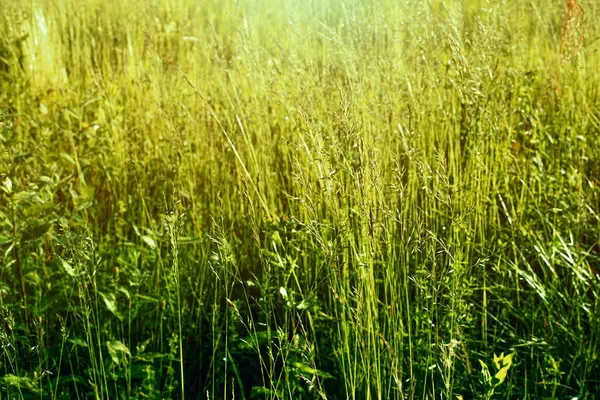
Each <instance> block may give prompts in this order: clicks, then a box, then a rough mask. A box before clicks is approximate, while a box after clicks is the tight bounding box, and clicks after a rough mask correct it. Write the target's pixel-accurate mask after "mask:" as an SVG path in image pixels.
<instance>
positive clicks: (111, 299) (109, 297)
mask: <svg viewBox="0 0 600 400" xmlns="http://www.w3.org/2000/svg"><path fill="white" fill-rule="evenodd" d="M99 293H100V297H102V300H103V301H104V304H105V305H106V308H107V309H108V311H110V312H111V313H113V314H114V315H115V316H116V317H117V318H119V319H122V318H123V317H122V315H121V314H119V311H118V310H117V298H116V296H115V294H114V293H107V294H104V293H102V292H99Z"/></svg>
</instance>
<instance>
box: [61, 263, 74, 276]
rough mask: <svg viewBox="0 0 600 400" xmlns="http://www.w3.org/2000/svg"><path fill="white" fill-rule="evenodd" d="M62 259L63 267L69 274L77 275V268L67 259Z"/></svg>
mask: <svg viewBox="0 0 600 400" xmlns="http://www.w3.org/2000/svg"><path fill="white" fill-rule="evenodd" d="M60 261H61V264H62V267H63V268H64V270H65V271H66V272H67V274H69V276H73V277H74V276H75V268H73V267H72V266H71V264H69V263H68V262H67V261H65V260H63V259H61V260H60Z"/></svg>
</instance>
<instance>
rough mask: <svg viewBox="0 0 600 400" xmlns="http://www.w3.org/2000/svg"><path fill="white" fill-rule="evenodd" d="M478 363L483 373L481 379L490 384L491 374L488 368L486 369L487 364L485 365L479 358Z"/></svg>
mask: <svg viewBox="0 0 600 400" xmlns="http://www.w3.org/2000/svg"><path fill="white" fill-rule="evenodd" d="M479 364H480V365H481V373H482V374H483V379H484V380H485V383H487V384H488V385H489V386H492V376H491V375H490V370H489V369H488V366H487V365H485V363H484V362H483V361H481V360H479Z"/></svg>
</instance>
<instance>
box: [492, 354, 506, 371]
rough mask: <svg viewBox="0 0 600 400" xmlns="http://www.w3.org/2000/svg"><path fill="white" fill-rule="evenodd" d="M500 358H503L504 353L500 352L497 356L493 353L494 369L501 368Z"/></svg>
mask: <svg viewBox="0 0 600 400" xmlns="http://www.w3.org/2000/svg"><path fill="white" fill-rule="evenodd" d="M502 359H504V353H501V354H500V355H499V356H497V355H495V354H494V365H495V366H496V369H500V368H502V366H501V365H500V361H502Z"/></svg>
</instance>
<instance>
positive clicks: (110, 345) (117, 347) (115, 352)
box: [106, 340, 131, 365]
mask: <svg viewBox="0 0 600 400" xmlns="http://www.w3.org/2000/svg"><path fill="white" fill-rule="evenodd" d="M106 348H107V349H108V354H110V358H111V359H112V360H113V362H114V363H115V364H117V365H120V364H121V363H120V358H119V357H120V356H122V355H123V354H126V355H128V356H129V357H131V352H130V351H129V348H127V346H125V345H124V344H123V342H121V341H119V340H109V341H107V342H106Z"/></svg>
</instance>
